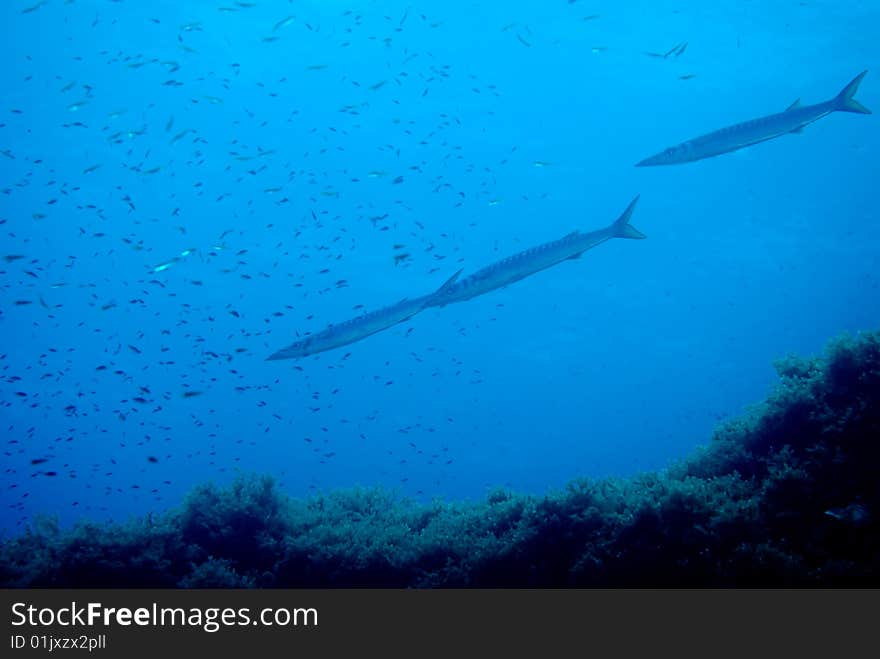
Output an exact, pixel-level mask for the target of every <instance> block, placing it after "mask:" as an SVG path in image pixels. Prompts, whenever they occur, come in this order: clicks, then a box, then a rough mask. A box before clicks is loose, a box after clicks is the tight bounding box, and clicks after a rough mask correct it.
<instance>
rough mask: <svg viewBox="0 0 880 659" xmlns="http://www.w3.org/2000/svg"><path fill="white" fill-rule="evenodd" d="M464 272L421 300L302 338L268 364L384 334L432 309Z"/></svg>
mask: <svg viewBox="0 0 880 659" xmlns="http://www.w3.org/2000/svg"><path fill="white" fill-rule="evenodd" d="M459 274H461V270H459V271H458V272H456V273H455V274H454V275H452V276H451V277H450V278H449V279H447V280H446V282H445V283H444V284H443V285H442V286H441V287H440V288H438V289H437V290H436V291H434V292H433V293H429V294H428V295H422V296H421V297H417V298H413V299H412V300H410V299H408V298H404V299H402V300H401V301H400V302H398V303H396V304H392V305H391V306H388V307H382V308H381V309H377V310H376V311H371V312H369V313H365V314H363V315H361V316H358V317H357V318H352V319H351V320H346V321H345V322H343V323H338V324H336V325H329V326H328V327H327V328H326V329H323V330H321V331H320V332H317V333H316V334H309V335H308V336H305V337H304V338H302V339H300V340H299V341H297V342H296V343H292V344H290V345H289V346H287V347H286V348H282V349H281V350H279V351H277V352H275V353H273V354H271V355H269V357H267V358H266V361H274V360H278V359H296V358H298V357H308V356H309V355H316V354H318V353H319V352H324V351H326V350H332V349H334V348H340V347H342V346H344V345H348V344H349V343H354V342H355V341H360V340H361V339H365V338H367V337H368V336H370V335H371V334H375V333H376V332H381V331H382V330H384V329H388V328H389V327H391V326H393V325H397V324H398V323H402V322H403V321H405V320H407V319H409V318H412V317H413V316H415V315H416V314H417V313H419V312H420V311H422V310H423V309H425V308H426V307H428V306H429V303H430V302H431V301H432V300H433V298H434V297H435V296H437V295H443V294H444V293H445V292H446V291H447V290H448V289H449V287H450V286H452V285H453V284H454V283H455V280H456V279H458V275H459Z"/></svg>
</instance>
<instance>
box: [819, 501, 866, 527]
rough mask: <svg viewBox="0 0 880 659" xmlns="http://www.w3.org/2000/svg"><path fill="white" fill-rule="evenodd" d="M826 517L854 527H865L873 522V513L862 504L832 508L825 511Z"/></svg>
mask: <svg viewBox="0 0 880 659" xmlns="http://www.w3.org/2000/svg"><path fill="white" fill-rule="evenodd" d="M825 515H827V516H828V517H832V518H833V519H836V520H837V521H839V522H845V523H847V524H852V525H853V526H863V525H865V524H867V523H868V522H870V521H871V511H869V510H868V507H867V506H865V505H864V504H861V503H851V504H849V505H848V506H842V507H840V508H831V509H829V510H826V511H825Z"/></svg>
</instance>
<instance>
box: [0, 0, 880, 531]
mask: <svg viewBox="0 0 880 659" xmlns="http://www.w3.org/2000/svg"><path fill="white" fill-rule="evenodd" d="M0 19H2V24H3V25H4V26H6V30H5V38H4V39H3V41H2V46H0V48H2V49H3V51H2V55H3V62H4V63H5V66H4V67H2V69H0V83H2V89H3V103H2V104H0V156H2V157H0V167H2V169H0V186H2V190H0V191H2V195H0V231H2V233H0V255H2V256H3V257H4V260H3V261H2V262H0V274H2V279H0V332H2V334H0V336H2V347H0V376H2V379H0V382H2V384H0V395H2V399H0V400H2V410H3V414H2V422H3V428H4V431H5V432H4V440H3V444H4V447H3V451H4V454H3V455H4V460H3V463H4V468H3V476H2V481H0V488H2V492H3V493H4V494H3V503H4V505H3V508H2V510H3V513H2V520H0V522H2V524H0V525H2V527H3V528H4V529H7V530H15V529H19V528H21V526H22V525H23V524H25V523H26V522H27V521H28V520H29V519H31V518H32V517H33V516H34V515H35V514H41V513H50V514H54V515H57V516H58V518H59V520H60V521H61V522H62V523H64V524H68V523H71V522H73V521H75V520H78V519H82V518H87V519H107V518H112V519H124V518H126V517H127V516H129V515H131V514H144V513H147V512H158V511H162V510H165V509H166V508H168V507H170V506H176V505H178V504H179V502H180V500H181V498H182V496H183V495H184V494H185V493H186V492H187V491H188V490H190V489H191V488H192V487H193V486H194V485H196V484H199V483H202V482H205V481H208V480H213V481H215V482H218V483H226V482H229V481H230V480H231V479H232V478H233V477H234V476H235V474H237V473H239V472H242V471H243V472H258V473H270V474H273V475H275V476H276V477H277V478H278V480H279V482H280V483H281V485H282V487H283V489H284V490H285V491H286V492H288V493H290V494H291V495H295V496H304V495H308V494H309V493H311V492H314V491H327V490H331V489H335V488H343V487H351V486H354V485H384V486H386V487H388V488H390V489H392V490H395V491H399V492H400V493H402V494H405V495H410V496H413V497H416V498H420V499H431V498H435V497H440V498H444V499H447V500H455V499H464V498H471V499H476V498H481V497H483V496H485V494H486V493H487V492H488V491H489V490H491V489H493V488H496V487H507V488H512V489H514V490H517V491H523V492H536V493H538V492H545V491H547V490H548V489H553V488H560V487H562V486H563V485H564V484H565V483H566V482H567V481H569V480H571V479H573V478H576V477H579V476H605V475H630V474H634V473H638V472H641V471H646V470H654V469H660V468H663V467H664V466H665V465H668V464H669V463H670V462H672V461H674V460H676V459H679V458H683V457H685V456H687V455H688V454H689V453H690V452H691V451H692V450H693V449H694V447H695V446H697V445H699V444H705V443H707V442H709V441H710V439H711V434H712V430H713V428H714V427H715V426H716V425H717V424H718V423H719V422H720V421H721V420H723V419H724V418H726V417H728V416H731V415H736V414H738V413H739V412H741V411H742V410H743V409H744V407H745V406H747V405H748V404H750V403H752V402H755V401H758V400H760V399H761V398H763V396H764V394H765V393H766V391H767V389H768V387H769V386H770V385H771V384H772V383H773V382H774V381H775V379H776V376H775V373H774V370H773V368H772V362H773V360H774V359H776V358H778V357H781V356H783V355H785V354H788V353H791V352H798V353H810V352H815V351H817V350H818V349H819V347H820V346H821V345H822V344H823V343H825V341H826V340H827V339H828V338H830V337H831V336H833V335H836V334H838V333H840V332H842V331H858V330H862V329H873V328H876V327H877V325H878V321H880V304H878V299H880V296H878V278H877V272H878V261H880V258H878V255H880V224H878V222H877V211H876V204H875V201H874V198H875V194H874V191H875V188H876V165H877V152H878V144H880V132H878V128H877V126H878V124H877V120H876V118H875V117H873V116H863V115H856V114H844V113H836V114H833V115H831V116H830V117H828V118H825V119H822V120H820V121H818V122H816V123H815V124H813V125H810V126H809V127H807V128H806V130H805V131H804V133H803V134H802V135H792V136H784V137H782V138H779V139H777V140H772V141H769V142H767V143H764V144H760V145H757V146H754V147H751V148H749V149H745V150H742V151H737V152H735V153H732V154H726V155H723V156H719V157H717V158H712V159H708V160H704V161H700V162H696V163H692V164H688V165H682V166H675V167H665V168H639V169H636V168H634V167H633V165H634V163H635V162H637V161H639V160H641V159H642V158H644V157H646V156H649V155H651V154H653V153H655V152H657V151H660V150H661V149H663V148H665V147H667V146H669V145H672V144H675V143H678V142H681V141H682V140H685V139H688V138H691V137H694V136H696V135H700V134H702V133H705V132H708V131H711V130H714V129H716V128H720V127H722V126H725V125H728V124H731V123H734V122H737V121H741V120H745V119H749V118H752V117H756V116H761V115H765V114H769V113H773V112H778V111H781V110H783V109H785V108H786V107H787V106H788V105H789V104H790V103H791V102H792V101H793V100H794V99H795V98H798V97H800V98H802V99H803V102H805V103H812V102H818V101H822V100H826V99H828V98H831V97H832V96H834V95H835V94H837V93H838V92H839V91H840V89H841V88H842V87H843V86H844V85H845V84H846V83H847V82H848V81H849V80H850V79H852V78H853V76H855V75H856V74H857V73H859V72H860V71H862V70H864V69H870V70H871V72H870V73H869V74H868V76H867V77H866V78H865V81H864V83H863V84H862V87H861V89H860V90H859V94H858V98H859V100H860V101H861V102H863V103H864V104H865V105H867V106H868V107H869V108H875V109H876V108H877V107H878V106H880V93H878V91H877V90H878V88H880V86H878V83H877V80H878V77H875V76H878V75H880V72H877V71H876V70H877V68H878V67H877V66H876V64H877V60H878V56H880V45H878V43H877V40H876V35H875V32H876V30H874V29H873V26H875V25H877V24H878V20H880V5H877V4H876V3H872V2H850V1H847V2H834V3H832V2H828V1H821V2H806V3H805V2H788V1H786V2H782V1H773V2H762V3H744V2H742V1H740V2H726V1H725V2H716V3H711V5H710V6H706V5H705V3H696V2H693V3H686V2H685V3H682V2H676V3H672V2H630V3H610V2H607V3H602V2H587V1H576V2H567V1H565V0H560V1H559V2H548V3H541V5H540V6H538V5H537V4H535V3H447V4H446V5H444V6H438V5H436V4H435V3H423V4H421V5H420V4H418V3H414V2H382V3H379V2H345V3H337V2H322V3H317V2H302V1H297V2H285V1H280V0H279V1H274V2H273V1H268V0H263V1H257V2H253V3H251V2H228V1H226V0H221V1H220V2H171V1H161V2H160V1H156V2H151V3H143V2H134V1H133V0H129V1H111V0H106V1H98V0H94V1H85V0H76V1H67V2H64V1H62V0H47V1H45V2H34V0H26V1H24V2H19V1H18V0H16V1H12V2H6V3H3V4H2V5H0ZM685 43H686V44H687V47H686V48H684V49H683V50H682V48H681V46H682V45H683V44H685ZM679 51H682V52H680V53H679ZM651 53H653V55H652V54H651ZM667 53H671V54H669V55H667V56H665V57H664V56H663V55H666V54H667ZM656 55H660V56H656ZM637 193H638V194H641V201H640V203H639V206H638V208H637V209H636V212H635V215H634V217H633V224H634V225H635V226H636V227H638V228H639V229H640V230H641V231H643V232H644V233H645V234H647V236H648V239H647V240H645V241H624V240H614V241H609V242H608V243H605V244H603V245H601V246H599V247H597V248H596V249H594V250H590V251H589V252H587V253H586V254H584V255H583V257H581V258H580V259H578V260H574V261H569V262H566V263H563V264H561V265H559V266H556V267H554V268H552V269H549V270H547V271H545V272H541V273H538V274H536V275H534V276H533V277H530V278H528V279H526V280H524V281H521V282H519V283H517V284H514V285H512V286H510V287H507V288H505V289H503V290H499V291H495V292H493V293H490V294H487V295H485V296H483V297H479V298H476V299H474V300H471V301H469V302H465V303H461V304H455V305H451V306H449V307H446V308H440V309H433V308H432V309H428V310H426V311H424V312H423V313H421V314H419V315H418V316H416V317H415V318H413V319H412V320H411V321H409V322H407V323H405V324H402V325H399V326H396V327H394V328H391V329H389V330H388V331H386V332H383V333H380V334H377V335H375V336H372V337H370V338H368V339H365V340H364V341H362V342H359V343H355V344H353V345H351V346H347V347H344V348H340V349H338V350H336V351H333V352H327V353H322V354H320V355H317V356H313V357H308V358H305V359H302V360H298V361H279V362H267V361H265V358H266V357H267V356H268V355H269V354H271V353H272V352H273V351H275V350H277V349H279V348H281V347H283V346H285V345H287V344H289V343H291V342H292V341H293V340H295V338H296V336H297V333H300V334H302V333H305V332H309V331H311V332H314V331H318V330H320V329H322V328H324V327H325V326H326V325H327V324H328V323H331V322H338V321H342V320H345V319H348V318H350V317H352V316H355V315H357V314H359V313H361V311H362V308H361V306H360V305H363V309H367V310H368V309H374V308H378V307H381V306H384V305H386V304H390V303H392V302H394V301H396V300H398V299H400V298H402V297H405V296H413V295H419V294H422V293H425V292H427V291H429V290H432V289H434V288H436V287H437V286H439V285H440V283H442V282H443V281H444V280H445V279H446V278H447V277H449V276H450V275H451V274H452V273H453V272H455V271H456V270H458V269H459V268H464V271H465V274H466V273H468V272H472V271H474V270H476V269H478V268H480V267H483V266H484V265H487V264H489V263H491V262H493V261H496V260H498V259H500V258H502V257H504V256H506V255H509V254H512V253H514V252H517V251H520V250H522V249H525V248H527V247H529V246H531V245H535V244H539V243H541V242H544V241H547V240H552V239H555V238H558V237H561V236H563V235H565V234H566V233H568V232H570V231H572V230H575V229H580V230H592V229H598V228H601V227H603V226H605V225H607V224H609V223H610V222H611V221H612V220H613V219H614V218H615V217H616V216H617V215H618V214H619V213H620V212H621V210H622V209H623V208H624V207H625V206H626V204H627V203H628V202H629V201H630V200H631V199H632V197H633V196H634V195H636V194H637Z"/></svg>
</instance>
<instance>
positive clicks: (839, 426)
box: [0, 332, 880, 588]
mask: <svg viewBox="0 0 880 659" xmlns="http://www.w3.org/2000/svg"><path fill="white" fill-rule="evenodd" d="M776 368H777V371H778V373H779V378H780V380H779V383H778V385H777V386H776V387H775V390H774V391H773V392H772V393H771V394H770V395H769V397H768V398H767V400H766V401H764V402H763V403H761V404H760V405H757V406H755V407H754V408H753V409H751V410H750V411H749V413H748V414H746V415H744V416H742V417H740V418H738V419H736V420H733V421H730V422H728V423H725V424H724V425H723V426H722V427H720V428H719V429H718V430H717V431H716V432H715V435H714V437H713V438H712V441H711V442H710V443H709V444H708V445H707V446H706V447H704V448H701V449H700V450H699V451H697V452H696V454H694V455H692V456H691V457H689V458H687V459H685V460H683V461H682V462H680V463H678V464H675V465H673V466H670V467H669V468H668V469H666V470H664V471H662V472H657V473H649V474H642V475H639V476H636V477H633V478H627V479H602V480H586V479H584V480H578V481H575V482H572V483H570V484H569V485H568V486H567V487H566V488H565V489H564V490H563V491H560V492H555V493H552V494H550V495H547V496H528V495H523V494H517V493H514V492H508V491H501V490H499V491H496V492H493V493H491V494H490V495H489V496H488V497H487V498H486V500H485V501H482V502H479V503H464V502H460V503H444V502H439V501H438V502H435V503H432V504H420V503H417V502H414V501H411V500H408V499H405V498H401V497H398V496H395V495H393V494H391V493H389V492H387V491H384V490H381V489H355V490H347V491H338V492H333V493H330V494H326V495H320V496H314V497H311V498H308V499H305V500H301V499H292V498H289V497H287V496H285V495H284V494H283V493H281V492H280V491H279V489H278V488H277V487H276V486H275V484H274V482H273V480H272V479H271V478H269V477H266V476H259V475H254V476H242V477H239V478H238V479H237V480H236V481H235V482H234V483H233V484H232V485H231V486H230V487H228V488H218V487H216V486H214V485H211V484H206V485H203V486H200V487H197V488H196V489H195V490H194V491H192V492H191V493H190V494H189V495H188V496H187V497H186V499H185V500H184V501H183V502H182V504H181V506H180V507H179V508H178V509H176V510H173V511H171V512H169V513H167V514H164V515H162V516H158V517H157V516H150V517H147V518H138V519H134V520H131V521H129V522H127V523H125V524H117V523H113V524H95V523H85V522H83V523H80V524H78V525H76V526H75V527H73V528H71V529H60V528H59V527H58V525H57V524H56V523H55V522H54V521H53V520H52V519H51V518H41V519H38V520H36V521H34V522H33V523H32V524H31V526H30V528H29V529H28V530H27V531H26V532H25V533H24V534H22V535H20V536H16V537H13V538H8V539H6V540H4V541H3V542H2V545H0V584H3V585H5V586H12V587H24V586H39V587H77V586H94V587H98V586H101V587H119V586H135V587H138V586H145V587H146V586H151V587H156V586H166V587H184V588H189V587H304V586H322V587H323V586H329V587H343V586H383V587H386V586H388V587H390V586H395V587H460V586H490V587H498V586H540V587H545V586H557V587H558V586H675V585H689V586H746V585H749V586H770V585H772V586H789V585H799V586H818V585H839V586H878V585H880V522H878V513H880V508H878V505H880V487H878V480H877V473H878V466H880V332H875V333H865V334H861V335H859V336H857V337H849V336H847V337H843V338H839V339H837V340H835V341H833V342H832V343H831V344H830V345H829V346H828V348H827V349H826V351H825V354H824V355H823V356H821V357H817V358H812V359H801V358H796V357H789V358H786V359H783V360H780V361H779V362H777V364H776ZM646 441H649V438H646Z"/></svg>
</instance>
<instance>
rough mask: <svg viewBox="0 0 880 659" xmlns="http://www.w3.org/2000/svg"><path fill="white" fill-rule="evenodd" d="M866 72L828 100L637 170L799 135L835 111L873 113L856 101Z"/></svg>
mask: <svg viewBox="0 0 880 659" xmlns="http://www.w3.org/2000/svg"><path fill="white" fill-rule="evenodd" d="M867 73H868V72H867V71H862V72H861V73H860V74H859V75H857V76H856V77H855V78H854V79H853V80H852V81H851V82H850V83H849V84H848V85H847V86H846V87H844V88H843V90H841V92H840V93H839V94H838V95H837V96H835V97H834V98H832V99H831V100H829V101H824V102H822V103H815V104H813V105H801V104H800V101H799V100H798V101H795V102H794V103H792V104H791V105H790V106H789V107H788V108H787V109H786V110H785V111H784V112H777V113H776V114H770V115H767V116H766V117H759V118H757V119H751V120H749V121H744V122H742V123H738V124H734V125H732V126H727V127H725V128H721V129H720V130H716V131H713V132H711V133H706V134H705V135H701V136H700V137H695V138H694V139H692V140H688V141H686V142H682V143H681V144H677V145H675V146H671V147H669V148H668V149H665V150H663V151H661V152H660V153H657V154H654V155H653V156H650V157H649V158H645V159H644V160H642V161H641V162H638V163H636V167H652V166H657V165H678V164H682V163H686V162H693V161H695V160H702V159H703V158H711V157H713V156H718V155H721V154H722V153H730V152H731V151H736V150H738V149H742V148H744V147H747V146H751V145H753V144H758V143H759V142H765V141H767V140H772V139H773V138H775V137H780V136H782V135H787V134H789V133H799V132H801V131H802V130H803V128H804V127H805V126H808V125H809V124H811V123H813V122H814V121H817V120H819V119H821V118H822V117H826V116H828V115H829V114H831V113H832V112H855V113H858V114H871V111H870V110H869V109H868V108H866V107H865V106H864V105H862V104H861V103H859V102H858V101H857V100H855V98H853V96H855V93H856V91H857V90H858V88H859V84H860V83H861V82H862V78H864V77H865V74H867Z"/></svg>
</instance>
